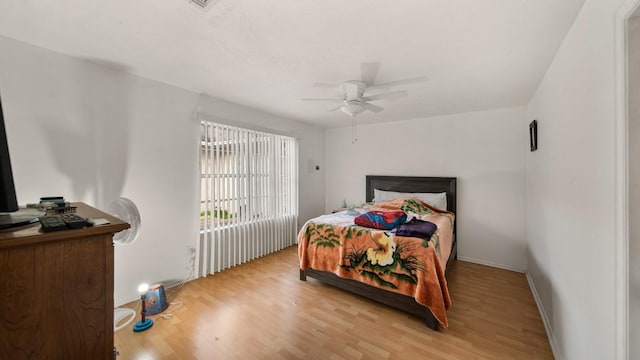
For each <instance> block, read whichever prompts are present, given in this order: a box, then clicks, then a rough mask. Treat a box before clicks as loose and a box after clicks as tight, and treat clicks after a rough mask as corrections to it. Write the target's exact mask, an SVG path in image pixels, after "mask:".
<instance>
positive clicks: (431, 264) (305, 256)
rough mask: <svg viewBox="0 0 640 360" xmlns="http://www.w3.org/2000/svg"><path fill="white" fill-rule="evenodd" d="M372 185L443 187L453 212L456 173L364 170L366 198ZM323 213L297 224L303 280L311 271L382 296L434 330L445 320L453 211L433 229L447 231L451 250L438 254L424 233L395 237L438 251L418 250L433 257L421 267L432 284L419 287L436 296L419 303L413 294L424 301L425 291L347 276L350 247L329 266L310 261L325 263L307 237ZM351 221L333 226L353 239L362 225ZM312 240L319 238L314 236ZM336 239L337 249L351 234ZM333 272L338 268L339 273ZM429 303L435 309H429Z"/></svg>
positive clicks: (414, 189)
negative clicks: (398, 173)
mask: <svg viewBox="0 0 640 360" xmlns="http://www.w3.org/2000/svg"><path fill="white" fill-rule="evenodd" d="M374 189H377V190H384V191H393V192H402V193H446V208H447V209H446V210H447V211H448V212H450V213H452V214H455V213H456V178H452V177H415V176H410V177H408V176H377V175H367V176H366V201H367V203H371V202H372V201H373V197H374ZM407 201H409V202H411V201H413V200H411V199H404V198H403V199H396V200H392V201H390V202H389V204H387V203H386V202H383V203H381V204H383V205H389V206H397V204H399V203H400V202H402V203H403V204H406V202H407ZM411 203H415V202H411ZM374 205H375V204H374ZM417 205H418V206H420V205H424V203H420V202H417ZM390 209H391V208H390ZM403 209H404V208H403ZM357 210H358V211H359V212H362V211H363V209H357ZM364 210H369V208H368V207H367V208H365V209H364ZM427 210H433V208H431V207H429V209H427ZM416 211H417V210H416ZM338 215H340V214H338ZM436 215H443V216H444V215H447V214H446V213H444V212H442V214H436ZM327 216H329V215H326V216H325V217H322V216H321V217H318V218H315V219H311V220H310V221H309V222H307V224H305V226H303V228H302V229H301V230H300V233H299V236H298V241H299V244H298V247H299V256H300V280H302V281H306V278H307V277H311V278H314V279H317V280H319V281H322V282H324V283H327V284H329V285H332V286H335V287H338V288H340V289H343V290H346V291H349V292H352V293H355V294H358V295H361V296H364V297H366V298H369V299H371V300H374V301H377V302H380V303H382V304H385V305H388V306H391V307H393V308H396V309H399V310H401V311H404V312H407V313H409V314H412V315H415V316H418V317H420V318H422V319H423V320H424V321H425V324H426V325H427V327H429V328H430V329H433V330H438V329H439V328H440V327H446V326H447V320H446V314H445V315H444V318H443V315H442V313H443V312H444V311H445V310H446V308H448V307H449V306H450V299H449V295H448V289H447V287H446V278H445V275H446V272H447V270H448V269H449V265H450V263H451V262H452V260H454V259H456V258H457V242H456V236H455V221H453V218H454V216H451V214H449V216H448V218H450V219H451V220H450V225H449V226H442V224H445V225H446V223H438V224H439V225H438V230H437V233H439V234H440V237H443V236H442V234H441V233H440V232H441V230H442V231H446V232H447V236H450V252H449V253H448V255H446V256H445V255H444V254H440V252H439V251H440V249H438V248H437V247H436V246H431V247H430V248H429V246H428V245H427V244H425V241H424V240H422V239H418V238H403V237H396V238H395V239H401V240H402V241H403V243H404V244H408V243H409V242H408V240H411V241H418V243H420V242H422V246H420V245H415V247H416V248H421V247H426V248H427V250H425V249H420V251H430V252H429V253H428V254H436V251H435V250H437V251H438V252H437V256H436V255H422V256H423V257H420V256H419V258H427V257H429V259H433V260H429V261H427V262H425V263H426V265H428V266H425V267H426V271H424V272H425V273H428V274H429V276H430V277H431V279H430V280H429V281H430V282H431V285H432V286H431V287H430V288H427V287H424V289H423V290H421V292H424V291H425V289H426V290H428V291H431V292H432V294H431V295H432V297H433V298H435V300H434V301H431V300H430V301H429V302H427V304H428V305H424V304H420V303H419V302H418V301H417V300H416V299H420V300H421V302H423V303H425V301H423V300H424V299H423V298H424V296H423V297H422V298H420V297H418V296H417V295H416V296H409V295H406V294H402V293H400V292H399V291H400V290H398V289H395V288H394V289H390V288H389V287H388V286H386V285H384V283H385V281H383V282H380V281H378V280H376V281H375V282H374V281H368V280H369V279H368V278H367V279H364V280H359V281H357V280H354V279H351V278H348V277H349V276H350V274H353V272H346V277H345V271H343V268H347V270H351V269H349V268H348V267H347V266H345V265H344V263H345V262H346V263H347V264H351V263H353V260H350V259H351V257H353V256H352V254H350V253H348V254H347V255H344V252H345V251H346V252H348V250H341V251H342V253H341V255H340V256H338V257H339V259H336V260H335V261H337V262H338V263H340V264H338V265H331V266H329V269H323V270H318V269H317V268H323V266H315V265H314V266H311V265H309V264H310V263H313V264H317V263H322V264H324V263H325V262H326V261H325V260H322V261H319V260H316V259H315V258H314V257H322V256H326V255H323V254H320V253H319V252H320V251H319V250H318V249H320V248H319V247H316V248H315V249H314V248H313V247H312V245H310V243H311V241H310V240H309V237H308V236H307V235H308V234H309V233H310V232H313V231H316V230H317V229H318V227H320V228H323V227H324V226H325V225H326V224H323V220H322V219H328V218H327ZM344 216H347V215H346V214H345V215H344ZM352 219H353V218H352ZM438 220H439V217H438ZM345 221H346V220H345ZM351 221H352V220H351ZM351 224H352V225H351V226H350V227H344V228H340V227H337V228H338V229H341V231H342V233H343V234H344V233H348V234H349V235H352V236H354V237H352V238H353V239H355V234H356V233H358V235H359V233H360V230H362V229H361V228H360V227H357V226H353V222H352V223H351ZM310 229H311V230H310ZM374 231H377V230H374ZM386 234H387V235H389V233H386ZM325 235H326V234H325ZM329 235H332V234H329ZM376 236H377V235H376ZM389 236H391V235H389ZM435 236H436V235H435V234H434V237H435ZM327 239H328V240H331V241H334V240H332V239H331V236H328V237H327ZM336 239H337V238H336ZM432 240H433V241H432ZM432 240H429V242H428V244H431V245H433V244H437V242H436V241H435V240H434V239H432ZM315 241H316V242H317V239H316V240H315ZM340 241H341V242H342V244H344V246H343V245H342V244H341V245H338V243H337V242H335V241H334V242H335V244H334V245H335V247H337V248H340V249H346V248H348V245H347V243H348V242H349V241H353V240H349V238H347V240H345V239H341V240H340ZM399 241H400V240H398V244H400V242H399ZM326 245H327V246H326V247H334V246H333V245H331V244H330V243H326ZM316 246H317V244H316ZM394 246H395V245H394ZM352 248H353V247H352ZM428 249H432V250H428ZM322 250H323V249H322ZM369 251H370V250H369ZM394 251H395V247H394ZM361 255H362V254H361ZM332 256H334V255H332ZM363 256H366V254H364V255H363ZM350 261H351V263H350ZM365 262H366V259H365ZM402 264H405V263H404V262H402ZM333 266H335V268H334V269H333V270H331V268H332V267H333ZM368 266H369V267H370V268H371V264H370V263H368ZM394 266H395V265H394ZM314 267H315V268H314ZM420 271H422V270H420ZM361 272H362V271H361ZM412 272H414V271H412ZM336 274H340V276H338V275H336ZM409 275H411V276H414V275H413V274H409ZM402 276H404V275H402ZM424 276H425V275H422V277H424ZM394 277H398V275H394ZM414 277H415V276H414ZM421 281H422V280H420V282H421ZM434 283H435V284H434ZM416 286H419V285H416ZM440 291H441V292H442V300H439V299H440V294H438V293H439V292H440ZM427 295H428V294H427ZM440 301H442V304H440V303H439V302H440ZM430 309H433V311H432V310H430ZM434 313H435V314H437V316H436V315H434Z"/></svg>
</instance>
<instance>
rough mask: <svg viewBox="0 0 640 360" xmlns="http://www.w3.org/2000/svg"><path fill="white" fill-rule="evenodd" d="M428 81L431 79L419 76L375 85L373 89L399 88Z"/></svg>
mask: <svg viewBox="0 0 640 360" xmlns="http://www.w3.org/2000/svg"><path fill="white" fill-rule="evenodd" d="M427 80H429V78H428V77H426V76H417V77H412V78H408V79H402V80H395V81H388V82H386V83H380V84H375V85H373V86H372V87H375V88H389V87H392V86H398V85H408V84H416V83H421V82H425V81H427Z"/></svg>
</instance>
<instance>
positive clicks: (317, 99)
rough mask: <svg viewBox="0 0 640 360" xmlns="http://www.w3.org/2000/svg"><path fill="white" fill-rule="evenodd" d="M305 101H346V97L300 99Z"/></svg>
mask: <svg viewBox="0 0 640 360" xmlns="http://www.w3.org/2000/svg"><path fill="white" fill-rule="evenodd" d="M300 100H304V101H340V102H342V101H344V99H300Z"/></svg>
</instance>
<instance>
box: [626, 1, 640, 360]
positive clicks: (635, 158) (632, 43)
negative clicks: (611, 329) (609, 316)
mask: <svg viewBox="0 0 640 360" xmlns="http://www.w3.org/2000/svg"><path fill="white" fill-rule="evenodd" d="M636 12H638V11H636ZM628 34H629V37H628V51H629V53H628V64H629V69H628V71H629V74H628V76H629V99H630V100H631V101H629V184H630V186H629V219H631V221H629V339H640V221H634V220H635V219H638V218H639V216H640V187H638V186H637V185H638V184H640V16H638V17H635V18H631V19H630V20H629V22H628ZM629 355H630V356H629V358H630V359H640V341H631V342H630V344H629Z"/></svg>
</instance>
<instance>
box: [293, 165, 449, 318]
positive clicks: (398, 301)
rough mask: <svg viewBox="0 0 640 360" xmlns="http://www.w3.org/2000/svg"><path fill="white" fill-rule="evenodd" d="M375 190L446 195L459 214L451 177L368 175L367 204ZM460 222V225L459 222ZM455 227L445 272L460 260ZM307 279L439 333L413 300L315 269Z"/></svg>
mask: <svg viewBox="0 0 640 360" xmlns="http://www.w3.org/2000/svg"><path fill="white" fill-rule="evenodd" d="M373 189H378V190H387V191H397V192H408V193H409V192H413V193H422V192H429V193H439V192H446V193H447V210H449V211H451V212H453V213H456V178H452V177H418V176H377V175H367V177H366V191H367V193H366V201H367V202H371V201H372V200H373ZM456 222H457V221H456ZM455 228H456V226H455V223H454V227H453V244H452V247H451V255H450V256H449V259H448V260H447V265H446V271H447V272H448V270H449V264H450V263H451V261H452V260H454V259H457V258H458V247H457V245H458V244H457V241H456V230H455ZM307 276H309V277H312V278H314V279H317V280H320V281H322V282H324V283H327V284H329V285H332V286H335V287H337V288H340V289H343V290H347V291H350V292H352V293H354V294H358V295H361V296H364V297H366V298H368V299H371V300H374V301H377V302H380V303H382V304H385V305H388V306H391V307H393V308H396V309H399V310H402V311H404V312H407V313H409V314H412V315H416V316H418V317H421V318H423V319H424V321H425V323H426V325H427V327H429V328H430V329H433V330H438V328H439V324H438V321H437V320H436V318H435V317H434V316H433V314H432V313H431V311H430V310H429V309H428V308H426V307H425V306H423V305H420V304H418V303H417V302H416V301H415V299H414V298H412V297H410V296H406V295H402V294H398V293H394V292H390V291H386V290H382V289H379V288H376V287H373V286H370V285H367V284H363V283H360V282H357V281H355V280H351V279H343V278H341V277H339V276H337V275H335V274H333V273H331V272H326V271H319V270H314V269H306V270H300V280H302V281H306V279H307Z"/></svg>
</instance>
